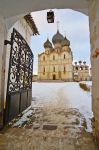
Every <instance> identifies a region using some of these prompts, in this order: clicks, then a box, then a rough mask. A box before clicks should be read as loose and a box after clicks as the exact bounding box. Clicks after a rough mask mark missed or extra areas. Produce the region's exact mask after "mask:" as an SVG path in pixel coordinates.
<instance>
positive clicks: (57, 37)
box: [52, 30, 64, 44]
mask: <svg viewBox="0 0 99 150" xmlns="http://www.w3.org/2000/svg"><path fill="white" fill-rule="evenodd" d="M63 40H64V37H63V35H62V34H61V33H60V32H59V30H57V33H56V34H55V35H54V36H53V38H52V42H53V44H56V43H61V42H62V41H63Z"/></svg>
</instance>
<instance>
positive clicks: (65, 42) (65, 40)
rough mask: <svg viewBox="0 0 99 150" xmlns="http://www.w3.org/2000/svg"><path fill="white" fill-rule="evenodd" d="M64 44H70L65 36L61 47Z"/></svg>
mask: <svg viewBox="0 0 99 150" xmlns="http://www.w3.org/2000/svg"><path fill="white" fill-rule="evenodd" d="M64 46H70V41H69V40H68V39H67V38H66V36H65V38H64V40H63V41H62V47H64Z"/></svg>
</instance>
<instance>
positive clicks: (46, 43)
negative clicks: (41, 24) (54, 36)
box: [44, 39, 52, 48]
mask: <svg viewBox="0 0 99 150" xmlns="http://www.w3.org/2000/svg"><path fill="white" fill-rule="evenodd" d="M44 48H52V43H51V42H50V41H49V39H47V41H46V42H45V43H44Z"/></svg>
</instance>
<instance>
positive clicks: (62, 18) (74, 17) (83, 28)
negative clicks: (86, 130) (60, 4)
mask: <svg viewBox="0 0 99 150" xmlns="http://www.w3.org/2000/svg"><path fill="white" fill-rule="evenodd" d="M47 11H49V10H45V11H38V12H33V13H32V16H33V18H34V21H35V23H36V26H37V28H38V30H39V33H40V35H37V36H33V37H32V38H31V48H32V51H33V53H34V69H33V72H34V74H37V72H38V53H41V52H43V51H44V47H43V44H44V42H45V41H46V39H47V35H48V36H49V39H50V41H52V36H53V35H54V34H55V33H56V31H57V23H56V22H57V21H59V31H60V33H62V34H63V35H65V33H66V37H67V38H68V39H69V40H70V43H71V45H70V47H71V49H72V51H73V59H74V61H75V60H78V61H79V60H82V61H84V60H85V61H86V62H87V63H88V64H90V39H89V20H88V17H87V16H85V15H84V14H82V13H80V12H76V11H73V10H69V9H62V10H61V9H55V10H54V14H55V22H54V23H52V24H48V23H47V19H46V14H47Z"/></svg>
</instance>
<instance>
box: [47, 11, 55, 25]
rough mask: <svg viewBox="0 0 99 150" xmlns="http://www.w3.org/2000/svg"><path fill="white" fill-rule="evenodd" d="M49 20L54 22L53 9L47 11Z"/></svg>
mask: <svg viewBox="0 0 99 150" xmlns="http://www.w3.org/2000/svg"><path fill="white" fill-rule="evenodd" d="M47 22H48V23H54V12H53V11H52V10H50V11H49V12H47Z"/></svg>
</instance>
